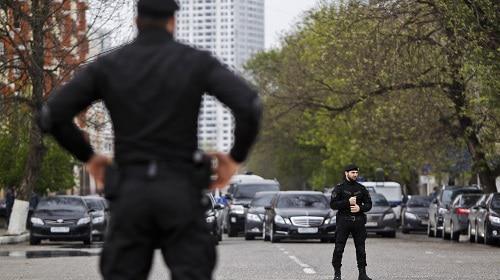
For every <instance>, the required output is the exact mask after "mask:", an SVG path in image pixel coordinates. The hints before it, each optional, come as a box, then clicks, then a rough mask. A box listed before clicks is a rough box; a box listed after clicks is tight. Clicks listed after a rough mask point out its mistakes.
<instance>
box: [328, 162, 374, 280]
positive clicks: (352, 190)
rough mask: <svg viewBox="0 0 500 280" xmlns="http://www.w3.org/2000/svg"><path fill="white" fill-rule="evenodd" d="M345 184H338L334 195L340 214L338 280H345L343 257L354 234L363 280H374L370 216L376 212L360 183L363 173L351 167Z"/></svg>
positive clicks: (336, 259)
mask: <svg viewBox="0 0 500 280" xmlns="http://www.w3.org/2000/svg"><path fill="white" fill-rule="evenodd" d="M344 174H345V178H344V182H342V183H340V184H338V185H337V186H336V187H335V188H333V191H332V200H331V204H330V206H331V207H332V209H334V210H338V212H337V229H336V237H335V250H334V251H333V258H332V264H333V268H334V269H335V278H334V280H341V272H340V270H341V266H342V254H343V253H344V248H345V244H346V242H347V239H348V238H349V234H352V237H353V239H354V246H355V247H356V259H357V262H358V270H359V278H358V279H359V280H371V279H370V278H369V277H368V276H367V275H366V252H365V240H366V228H365V223H366V215H365V213H366V212H368V211H370V209H371V208H372V201H371V198H370V194H369V193H368V190H367V189H366V188H365V187H364V186H363V185H361V184H360V183H358V182H357V181H356V180H357V178H358V174H359V169H358V167H357V166H356V165H354V164H351V165H348V166H346V168H345V172H344Z"/></svg>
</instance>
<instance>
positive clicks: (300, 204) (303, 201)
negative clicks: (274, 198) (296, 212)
mask: <svg viewBox="0 0 500 280" xmlns="http://www.w3.org/2000/svg"><path fill="white" fill-rule="evenodd" d="M277 207H278V208H316V209H326V208H328V202H327V201H326V197H325V196H324V195H322V194H284V195H281V196H280V198H279V200H278V205H277Z"/></svg>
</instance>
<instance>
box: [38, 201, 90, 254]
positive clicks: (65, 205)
mask: <svg viewBox="0 0 500 280" xmlns="http://www.w3.org/2000/svg"><path fill="white" fill-rule="evenodd" d="M30 222H31V231H30V244H31V245H36V244H40V241H41V240H43V239H48V240H51V241H83V243H84V244H86V245H88V244H91V243H92V216H91V215H90V211H89V209H88V208H87V205H86V204H85V201H84V200H83V198H81V197H78V196H55V197H47V198H43V199H42V200H40V202H39V203H38V205H37V207H36V208H35V211H34V212H33V215H32V216H31V219H30Z"/></svg>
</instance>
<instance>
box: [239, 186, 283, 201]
mask: <svg viewBox="0 0 500 280" xmlns="http://www.w3.org/2000/svg"><path fill="white" fill-rule="evenodd" d="M263 191H279V186H278V185H272V184H259V185H257V184H256V185H240V186H238V188H236V191H235V193H234V198H238V199H250V198H253V197H254V196H255V194H256V193H258V192H263Z"/></svg>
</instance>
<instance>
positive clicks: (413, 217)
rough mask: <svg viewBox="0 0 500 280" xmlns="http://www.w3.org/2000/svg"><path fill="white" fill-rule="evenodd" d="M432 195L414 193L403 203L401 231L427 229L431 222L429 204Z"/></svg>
mask: <svg viewBox="0 0 500 280" xmlns="http://www.w3.org/2000/svg"><path fill="white" fill-rule="evenodd" d="M431 200H432V197H430V196H423V195H412V196H409V197H408V201H407V202H406V203H405V204H403V205H402V207H403V208H402V210H401V231H402V232H403V233H405V234H406V233H410V231H425V230H426V229H427V223H429V212H428V210H429V205H430V204H431Z"/></svg>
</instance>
